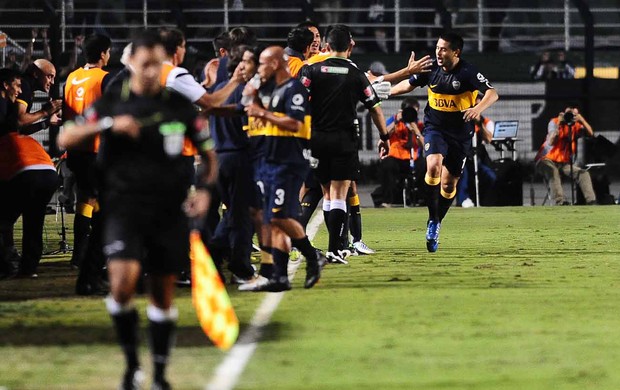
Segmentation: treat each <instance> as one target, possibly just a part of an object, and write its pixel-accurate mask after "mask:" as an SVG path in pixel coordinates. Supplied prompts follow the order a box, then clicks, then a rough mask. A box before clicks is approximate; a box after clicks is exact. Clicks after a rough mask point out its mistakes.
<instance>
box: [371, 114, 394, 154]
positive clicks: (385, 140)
mask: <svg viewBox="0 0 620 390" xmlns="http://www.w3.org/2000/svg"><path fill="white" fill-rule="evenodd" d="M369 112H370V118H371V119H372V122H373V123H374V124H375V126H377V129H379V137H380V141H379V144H378V146H379V157H381V158H383V157H384V156H386V155H387V154H388V152H389V151H390V141H389V139H390V138H389V137H390V136H389V135H388V130H387V127H386V125H385V117H384V116H383V110H382V109H381V106H379V105H376V106H374V107H373V108H371V109H370V110H369Z"/></svg>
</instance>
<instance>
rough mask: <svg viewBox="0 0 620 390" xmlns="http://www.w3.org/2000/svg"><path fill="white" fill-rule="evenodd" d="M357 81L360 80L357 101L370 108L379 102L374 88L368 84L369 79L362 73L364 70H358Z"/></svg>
mask: <svg viewBox="0 0 620 390" xmlns="http://www.w3.org/2000/svg"><path fill="white" fill-rule="evenodd" d="M358 77H359V81H360V86H361V87H360V89H361V91H359V101H360V102H362V104H363V105H364V107H366V108H367V109H371V108H373V107H374V106H376V105H377V104H379V103H381V99H379V97H378V96H377V94H376V93H375V89H374V88H373V87H372V85H370V81H368V78H367V77H366V75H365V74H364V72H361V71H360V72H359V76H358Z"/></svg>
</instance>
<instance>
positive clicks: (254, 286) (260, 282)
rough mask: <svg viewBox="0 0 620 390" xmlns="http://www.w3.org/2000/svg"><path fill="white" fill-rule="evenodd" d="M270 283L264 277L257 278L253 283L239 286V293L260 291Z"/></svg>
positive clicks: (249, 282)
mask: <svg viewBox="0 0 620 390" xmlns="http://www.w3.org/2000/svg"><path fill="white" fill-rule="evenodd" d="M267 283H269V279H267V278H266V277H264V276H262V275H258V276H256V277H255V278H254V279H252V280H251V281H248V282H247V283H244V284H241V285H239V291H258V290H259V289H260V288H261V287H263V286H264V285H266V284H267Z"/></svg>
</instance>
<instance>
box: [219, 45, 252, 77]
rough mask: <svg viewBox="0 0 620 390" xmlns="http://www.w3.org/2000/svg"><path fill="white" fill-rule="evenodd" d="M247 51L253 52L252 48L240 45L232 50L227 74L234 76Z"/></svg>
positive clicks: (229, 55)
mask: <svg viewBox="0 0 620 390" xmlns="http://www.w3.org/2000/svg"><path fill="white" fill-rule="evenodd" d="M246 50H252V47H251V46H248V45H239V46H235V47H233V48H232V50H231V51H230V53H229V54H228V64H227V65H226V72H228V74H229V75H232V74H233V72H234V71H235V69H236V68H237V65H239V63H240V62H241V60H242V59H243V53H245V52H246ZM257 62H258V61H257Z"/></svg>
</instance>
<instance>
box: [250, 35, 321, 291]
mask: <svg viewBox="0 0 620 390" xmlns="http://www.w3.org/2000/svg"><path fill="white" fill-rule="evenodd" d="M258 75H259V76H260V78H261V82H263V83H265V82H267V81H269V80H273V82H274V84H275V87H274V89H273V91H272V92H271V95H270V98H269V100H267V99H265V101H268V104H267V107H263V106H262V105H261V104H259V99H255V101H254V102H253V103H252V104H249V105H248V106H247V107H246V109H245V110H246V112H247V114H248V116H249V117H250V118H251V119H253V120H252V123H250V124H249V126H250V127H252V126H258V127H260V128H262V129H263V132H264V135H265V139H264V151H265V165H264V169H265V172H267V174H266V175H265V182H264V183H263V184H264V191H263V193H264V196H265V208H264V222H265V223H267V224H269V225H271V247H272V255H273V260H274V263H275V264H274V265H275V267H274V272H273V276H272V278H271V280H270V281H269V282H268V283H267V284H266V285H263V286H261V287H259V290H261V291H271V292H278V291H285V290H289V289H290V288H291V286H290V282H289V280H288V274H287V265H288V260H289V252H290V251H291V244H292V245H294V246H295V247H296V248H297V249H299V251H300V252H301V253H302V254H303V255H304V256H305V257H306V262H307V263H306V280H305V283H304V287H305V288H311V287H312V286H314V285H315V284H316V282H318V280H319V277H320V272H321V267H322V263H323V260H324V258H323V256H322V255H319V254H318V253H317V251H316V249H315V248H313V247H312V245H311V244H310V240H308V236H307V235H306V233H305V231H304V229H303V227H302V226H301V224H300V223H299V222H298V221H297V220H296V219H295V218H294V217H295V216H296V215H297V214H298V212H299V199H298V195H299V189H300V188H301V183H302V181H303V179H304V178H305V177H306V175H307V173H308V170H309V169H310V165H309V162H308V158H309V157H310V149H309V140H310V115H309V113H308V93H307V91H306V89H305V88H304V86H303V85H302V84H301V83H300V82H299V80H297V79H294V78H292V77H291V75H290V73H289V71H288V67H287V61H286V59H285V54H284V50H283V49H282V48H281V47H279V46H271V47H268V48H267V49H265V50H263V52H262V53H261V54H260V57H259V66H258ZM246 89H247V91H245V92H244V94H246V95H255V93H256V92H255V90H253V87H252V86H251V85H250V84H249V83H248V85H247V86H246ZM289 238H290V241H289Z"/></svg>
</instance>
